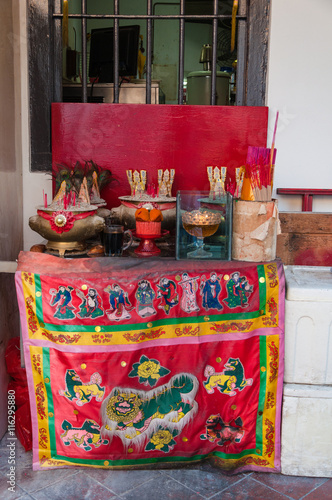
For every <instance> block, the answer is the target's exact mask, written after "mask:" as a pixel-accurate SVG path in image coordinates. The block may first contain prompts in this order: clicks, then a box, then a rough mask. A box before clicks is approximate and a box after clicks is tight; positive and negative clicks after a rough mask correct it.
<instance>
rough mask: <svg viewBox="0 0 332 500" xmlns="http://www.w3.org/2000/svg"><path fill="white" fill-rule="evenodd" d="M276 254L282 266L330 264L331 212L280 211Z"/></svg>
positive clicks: (331, 262)
mask: <svg viewBox="0 0 332 500" xmlns="http://www.w3.org/2000/svg"><path fill="white" fill-rule="evenodd" d="M279 219H280V225H281V234H279V235H278V237H277V257H279V258H280V259H281V260H282V261H283V263H284V264H286V265H301V266H332V213H315V212H280V213H279Z"/></svg>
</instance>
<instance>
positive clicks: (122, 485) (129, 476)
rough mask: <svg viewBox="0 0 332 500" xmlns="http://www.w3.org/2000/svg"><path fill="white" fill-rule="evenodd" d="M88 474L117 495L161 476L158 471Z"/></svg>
mask: <svg viewBox="0 0 332 500" xmlns="http://www.w3.org/2000/svg"><path fill="white" fill-rule="evenodd" d="M86 472H87V474H88V475H89V476H90V477H92V478H93V479H95V480H96V481H98V482H99V483H101V484H102V485H103V486H106V488H109V489H110V490H111V491H113V492H114V493H116V494H117V495H122V494H123V493H126V492H127V491H130V490H132V489H134V488H136V487H138V486H141V485H143V484H144V483H146V482H147V481H151V479H153V480H157V481H158V480H159V479H160V477H161V474H160V472H159V471H157V470H151V471H149V470H106V469H87V471H86Z"/></svg>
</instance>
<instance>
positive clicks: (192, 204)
mask: <svg viewBox="0 0 332 500" xmlns="http://www.w3.org/2000/svg"><path fill="white" fill-rule="evenodd" d="M209 194H210V193H209V191H178V194H177V205H176V217H177V234H176V258H177V259H179V260H180V259H222V260H230V259H231V239H232V238H231V226H232V197H231V195H230V194H229V193H226V194H225V195H224V196H221V197H219V198H218V199H213V198H212V197H211V196H209Z"/></svg>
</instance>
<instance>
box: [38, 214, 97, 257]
mask: <svg viewBox="0 0 332 500" xmlns="http://www.w3.org/2000/svg"><path fill="white" fill-rule="evenodd" d="M97 210H98V207H97V206H95V205H90V206H88V207H87V208H83V207H80V208H77V209H75V207H70V209H67V210H65V209H59V208H56V209H51V208H50V207H46V208H44V207H37V215H33V216H32V217H30V219H29V226H30V228H31V229H32V230H33V231H36V233H38V234H40V236H42V237H43V238H45V239H46V240H47V244H46V250H49V251H53V252H57V253H58V254H59V255H60V256H61V257H64V256H65V253H66V252H67V253H71V252H74V253H75V252H76V253H79V252H82V253H84V252H85V251H86V248H87V245H86V241H87V240H88V239H90V238H94V237H96V236H97V235H98V233H100V232H101V231H102V230H103V228H104V226H105V220H104V219H103V218H102V217H99V216H98V215H96V212H97Z"/></svg>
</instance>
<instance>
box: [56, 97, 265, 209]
mask: <svg viewBox="0 0 332 500" xmlns="http://www.w3.org/2000/svg"><path fill="white" fill-rule="evenodd" d="M267 122H268V108H267V107H242V106H188V105H185V106H177V105H158V104H155V105H153V104H82V103H53V104H52V162H53V166H55V165H57V164H65V165H75V163H76V162H77V161H79V162H81V163H84V161H89V160H93V161H94V162H95V163H97V164H98V165H99V166H100V167H102V168H107V169H110V170H111V171H112V173H113V175H114V177H115V178H116V179H117V181H118V182H114V183H112V184H111V185H110V186H109V187H107V188H105V189H104V191H103V193H102V196H103V198H104V199H105V200H106V201H107V203H108V206H109V208H111V207H115V206H118V205H119V202H118V200H117V198H118V196H123V195H129V194H130V187H129V184H128V181H127V177H126V170H129V169H131V170H135V169H137V170H142V169H144V170H146V171H147V181H148V183H151V182H154V183H155V184H156V185H157V170H158V169H160V168H161V169H164V170H165V169H166V168H168V169H170V168H174V169H175V181H174V184H173V189H172V193H173V195H174V196H175V194H176V192H177V191H178V190H180V189H182V190H183V189H196V190H198V189H209V182H208V178H207V172H206V167H207V166H209V165H213V166H219V167H221V166H226V167H227V168H228V173H229V174H230V175H231V176H232V177H233V176H234V169H235V168H236V167H240V166H241V165H244V163H245V160H246V156H247V148H248V146H259V147H266V139H267Z"/></svg>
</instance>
